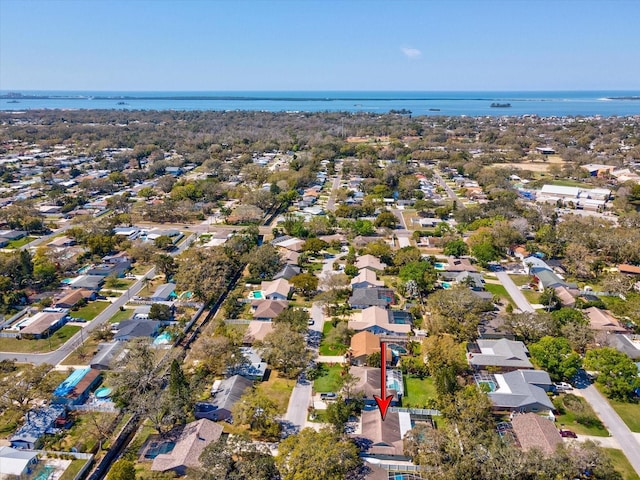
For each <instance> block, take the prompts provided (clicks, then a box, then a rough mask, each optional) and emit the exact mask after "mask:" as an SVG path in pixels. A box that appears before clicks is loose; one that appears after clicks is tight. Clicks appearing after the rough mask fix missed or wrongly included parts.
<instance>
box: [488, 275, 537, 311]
mask: <svg viewBox="0 0 640 480" xmlns="http://www.w3.org/2000/svg"><path fill="white" fill-rule="evenodd" d="M496 277H497V278H498V280H500V283H502V285H503V286H504V288H505V289H506V290H507V293H508V294H509V295H511V298H512V299H513V301H514V302H515V303H516V306H517V307H518V308H519V309H520V311H522V312H535V309H534V308H533V307H532V306H531V304H530V303H529V301H528V300H527V299H526V297H525V296H524V295H523V294H522V292H521V291H520V289H519V288H518V286H517V285H516V284H515V283H513V280H511V277H509V274H508V273H507V272H496Z"/></svg>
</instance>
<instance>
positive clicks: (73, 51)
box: [0, 0, 640, 91]
mask: <svg viewBox="0 0 640 480" xmlns="http://www.w3.org/2000/svg"><path fill="white" fill-rule="evenodd" d="M639 21H640V0H595V1H592V0H552V1H546V0H502V1H497V0H496V1H493V0H414V1H392V0H389V1H367V0H321V1H314V0H288V1H271V0H253V1H251V0H234V1H225V0H211V1H207V0H180V1H177V0H175V1H168V0H166V1H165V0H126V1H118V0H74V1H72V0H0V89H1V90H16V89H21V90H29V89H34V90H130V91H131V90H139V91H145V90H146V91H150V90H169V91H171V90H196V91H216V90H423V91H428V90H590V89H591V90H603V89H609V90H611V89H618V90H625V89H627V90H633V89H635V90H637V89H640V28H639V27H638V22H639Z"/></svg>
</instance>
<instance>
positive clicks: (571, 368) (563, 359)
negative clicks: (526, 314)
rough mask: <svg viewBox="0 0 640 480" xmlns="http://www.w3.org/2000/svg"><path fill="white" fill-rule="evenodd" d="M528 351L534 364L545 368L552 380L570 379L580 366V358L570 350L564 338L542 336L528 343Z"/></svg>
mask: <svg viewBox="0 0 640 480" xmlns="http://www.w3.org/2000/svg"><path fill="white" fill-rule="evenodd" d="M529 352H530V353H531V358H532V359H533V361H534V362H535V364H536V365H537V366H538V367H540V368H541V369H542V370H546V371H547V372H548V373H549V376H550V377H551V379H552V380H556V381H558V380H570V379H571V378H573V377H574V376H575V375H576V374H577V373H578V370H579V369H580V368H581V367H582V358H581V357H580V355H578V354H577V353H576V352H574V351H573V350H571V346H570V345H569V342H568V341H567V339H566V338H562V337H549V336H546V337H542V338H541V339H540V341H538V342H536V343H532V344H531V345H529Z"/></svg>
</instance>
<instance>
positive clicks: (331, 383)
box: [313, 364, 342, 392]
mask: <svg viewBox="0 0 640 480" xmlns="http://www.w3.org/2000/svg"><path fill="white" fill-rule="evenodd" d="M322 365H323V366H322V367H321V368H322V376H321V377H318V378H316V379H315V381H314V382H313V389H314V390H315V391H316V392H337V391H338V390H340V387H341V386H342V379H341V375H340V374H341V373H342V366H340V365H333V366H326V364H322Z"/></svg>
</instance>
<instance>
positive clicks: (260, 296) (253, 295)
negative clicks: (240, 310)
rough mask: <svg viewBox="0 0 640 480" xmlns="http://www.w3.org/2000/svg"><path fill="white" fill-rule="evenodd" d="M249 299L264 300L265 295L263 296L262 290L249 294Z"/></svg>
mask: <svg viewBox="0 0 640 480" xmlns="http://www.w3.org/2000/svg"><path fill="white" fill-rule="evenodd" d="M249 298H250V299H253V300H262V299H263V298H264V295H263V294H262V290H254V291H253V292H251V293H250V294H249Z"/></svg>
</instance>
